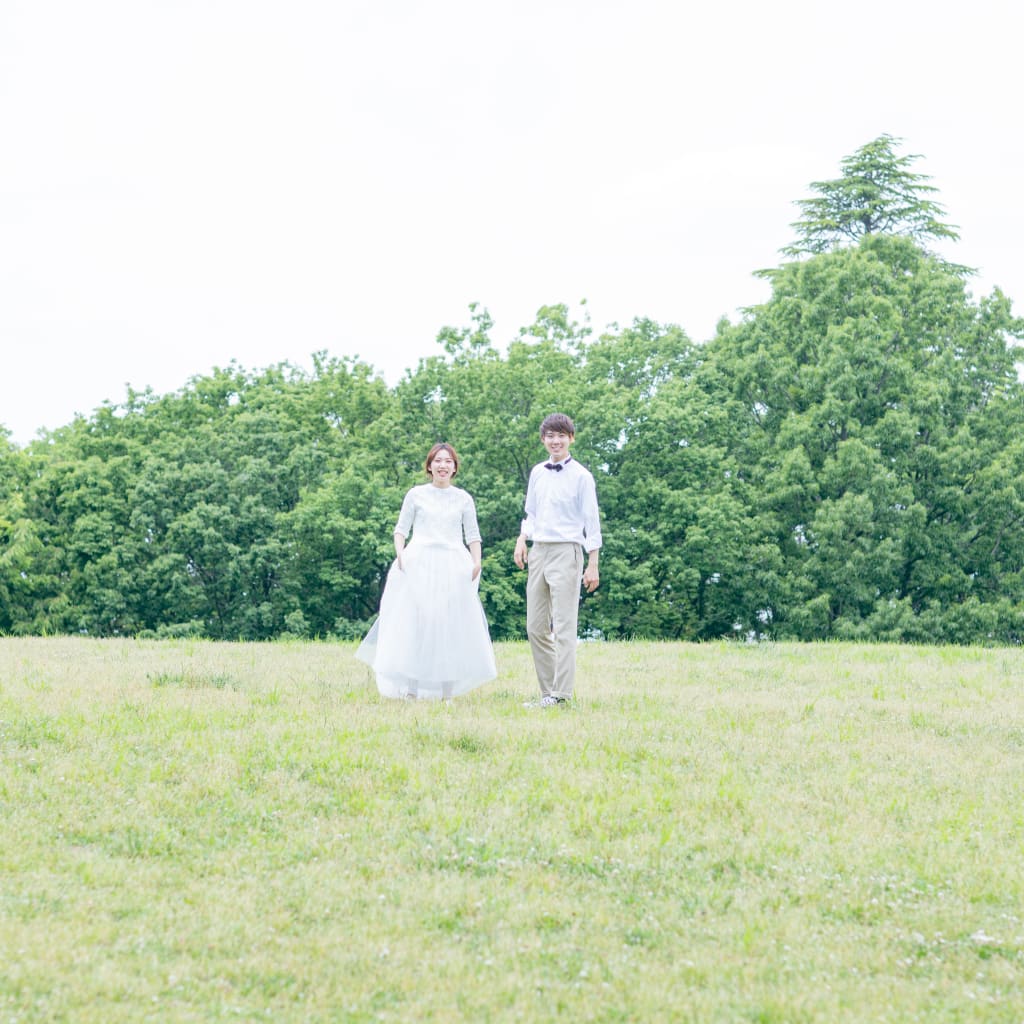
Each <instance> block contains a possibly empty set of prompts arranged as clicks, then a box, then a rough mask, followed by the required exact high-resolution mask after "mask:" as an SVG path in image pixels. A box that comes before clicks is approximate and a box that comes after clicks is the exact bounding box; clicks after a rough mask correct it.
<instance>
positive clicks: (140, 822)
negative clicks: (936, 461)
mask: <svg viewBox="0 0 1024 1024" xmlns="http://www.w3.org/2000/svg"><path fill="white" fill-rule="evenodd" d="M353 651H354V645H348V644H329V643H303V642H287V643H285V642H282V643H276V644H223V643H212V642H199V641H180V642H178V641H173V642H172V641H134V640H92V639H88V638H43V639H22V638H0V961H2V962H0V1024H8V1022H19V1024H21V1022H29V1021H31V1022H37V1021H69V1022H74V1024H93V1022H95V1024H117V1022H138V1021H158V1022H161V1024H164V1022H184V1021H197V1022H198V1021H202V1022H206V1021H278V1022H280V1021H289V1022H290V1021H352V1022H357V1021H360V1022H361V1021H402V1022H409V1021H411V1022H421V1021H437V1022H442V1021H443V1022H451V1021H472V1022H478V1021H516V1020H521V1021H529V1022H533V1021H548V1020H565V1021H573V1022H577V1021H640V1022H656V1021H672V1022H690V1021H692V1022H701V1024H703V1022H718V1021H723V1022H725V1021H728V1022H733V1021H736V1022H761V1024H768V1022H779V1024H782V1022H786V1024H790V1022H805V1021H815V1022H817V1021H827V1022H846V1021H879V1022H882V1021H885V1022H891V1021H943V1022H945V1021H962V1022H965V1024H966V1022H971V1024H974V1022H978V1021H984V1022H990V1021H991V1022H1006V1024H1021V1022H1022V1021H1024V792H1022V790H1024V781H1022V780H1024V686H1022V684H1024V655H1022V654H1021V652H1019V651H1016V650H1006V649H980V648H935V647H898V646H871V645H855V644H846V645H840V644H835V645H831V644H830V645H796V644H794V645H785V644H761V645H750V646H745V645H741V644H709V645H687V644H669V643H639V642H637V643H621V644H618V643H616V644H610V643H609V644H600V643H594V644H585V645H582V646H581V648H580V656H579V677H578V683H577V696H578V701H577V702H576V703H575V704H574V705H572V706H571V707H565V708H553V709H548V710H537V709H527V708H524V707H523V701H524V700H526V699H528V698H530V697H531V696H534V692H535V682H534V679H533V674H532V666H531V663H530V657H529V651H528V648H527V647H526V645H525V644H514V643H513V644H501V645H498V646H497V657H498V665H499V671H500V676H499V678H498V679H497V680H496V681H495V682H493V683H491V684H489V685H487V686H485V687H482V688H481V689H479V690H477V691H475V692H474V693H472V694H470V695H468V696H466V697H463V698H459V699H456V700H455V701H454V702H453V703H451V704H427V703H420V704H417V703H406V702H388V701H383V700H381V698H379V697H378V695H377V692H376V689H375V687H374V685H373V680H372V677H371V675H370V674H369V672H368V670H367V669H366V668H365V666H363V665H362V664H361V663H360V662H357V661H356V660H355V659H354V658H353V656H352V655H353Z"/></svg>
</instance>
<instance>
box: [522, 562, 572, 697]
mask: <svg viewBox="0 0 1024 1024" xmlns="http://www.w3.org/2000/svg"><path fill="white" fill-rule="evenodd" d="M527 569H528V573H529V574H528V576H527V579H526V635H527V636H528V637H529V638H530V649H531V650H532V651H533V667H534V668H535V669H536V671H537V681H538V682H539V683H540V692H541V696H543V697H546V696H548V694H550V695H552V696H554V697H565V698H569V697H571V696H572V692H573V686H574V685H575V682H576V624H577V622H578V620H579V612H580V582H581V580H582V579H583V549H582V548H581V547H580V546H579V544H545V543H535V544H533V545H532V546H531V547H530V554H529V558H528V560H527Z"/></svg>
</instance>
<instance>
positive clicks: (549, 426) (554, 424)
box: [540, 412, 576, 437]
mask: <svg viewBox="0 0 1024 1024" xmlns="http://www.w3.org/2000/svg"><path fill="white" fill-rule="evenodd" d="M545 434H569V435H571V436H572V437H575V436H576V426H575V424H574V423H573V421H572V420H571V419H569V417H568V416H566V415H565V413H564V412H553V413H552V414H551V415H550V416H545V417H544V422H543V423H541V425H540V436H541V437H543V436H544V435H545Z"/></svg>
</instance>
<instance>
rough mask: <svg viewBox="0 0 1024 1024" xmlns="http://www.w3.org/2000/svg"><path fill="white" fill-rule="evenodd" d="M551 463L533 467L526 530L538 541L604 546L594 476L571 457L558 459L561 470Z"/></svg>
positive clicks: (533, 539) (591, 548) (527, 502)
mask: <svg viewBox="0 0 1024 1024" xmlns="http://www.w3.org/2000/svg"><path fill="white" fill-rule="evenodd" d="M547 465H548V463H544V462H539V463H537V465H536V466H534V467H533V469H532V470H531V471H530V482H529V483H528V484H527V486H526V518H525V519H524V520H523V532H524V533H525V535H526V537H527V539H528V540H532V541H534V542H535V543H536V542H538V541H539V542H540V543H542V544H552V543H555V544H557V543H570V544H579V545H581V546H582V547H583V548H584V550H586V551H595V550H596V549H597V548H599V547H600V546H601V518H600V514H599V513H598V508H597V488H596V487H595V486H594V478H593V476H591V474H590V472H589V470H587V469H584V468H583V466H581V465H580V464H579V463H578V462H577V461H576V460H575V459H574V458H571V457H570V458H567V459H566V460H565V461H564V462H560V463H555V465H560V466H561V467H562V468H561V470H557V469H546V468H545V467H546V466H547Z"/></svg>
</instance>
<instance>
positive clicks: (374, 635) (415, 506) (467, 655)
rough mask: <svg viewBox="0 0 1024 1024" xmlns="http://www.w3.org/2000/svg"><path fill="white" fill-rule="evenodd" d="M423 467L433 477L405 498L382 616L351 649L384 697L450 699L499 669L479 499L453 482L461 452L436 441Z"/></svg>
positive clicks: (382, 601) (476, 684) (475, 685)
mask: <svg viewBox="0 0 1024 1024" xmlns="http://www.w3.org/2000/svg"><path fill="white" fill-rule="evenodd" d="M424 468H425V469H426V472H427V475H428V476H429V477H430V478H431V481H430V483H427V484H420V485H419V486H417V487H413V488H411V489H410V490H409V492H408V493H407V494H406V496H405V500H404V501H403V502H402V510H401V513H400V514H399V516H398V524H397V526H396V527H395V556H396V557H395V561H394V562H393V563H392V566H391V569H390V571H389V572H388V578H387V582H386V583H385V585H384V593H383V595H382V596H381V602H380V615H379V616H378V618H377V621H376V622H375V623H374V624H373V626H372V627H371V628H370V631H369V633H367V634H366V638H365V639H364V640H363V642H362V643H361V644H360V645H359V649H358V650H357V651H356V657H357V658H359V660H360V661H364V662H366V664H367V665H369V666H370V667H371V668H373V670H374V672H375V673H376V676H377V688H378V689H379V690H380V692H381V694H382V696H384V697H407V698H421V699H429V698H442V699H448V698H450V697H455V696H458V695H459V694H462V693H467V692H468V691H469V690H472V689H473V688H474V687H477V686H480V685H481V684H482V683H486V682H488V681H489V680H491V679H494V677H495V676H496V675H497V674H498V673H497V669H496V668H495V664H494V651H493V649H492V647H491V638H490V634H489V633H488V630H487V619H486V617H485V616H484V609H483V606H482V605H481V604H480V596H479V593H478V591H479V587H480V551H481V546H480V528H479V526H478V525H477V521H476V506H475V505H474V504H473V499H472V498H471V497H470V495H469V494H468V493H467V492H466V491H464V490H462V488H460V487H456V486H455V485H454V484H453V483H452V480H453V479H454V477H455V475H456V474H457V473H458V471H459V457H458V455H457V454H456V452H455V449H454V448H453V447H452V446H451V445H450V444H444V443H441V444H435V445H434V447H433V448H431V449H430V451H429V452H428V453H427V458H426V461H425V462H424ZM410 531H411V532H412V540H411V541H409V543H408V544H406V541H407V539H408V537H409V534H410Z"/></svg>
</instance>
